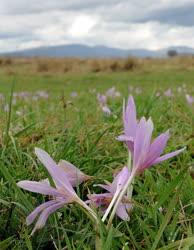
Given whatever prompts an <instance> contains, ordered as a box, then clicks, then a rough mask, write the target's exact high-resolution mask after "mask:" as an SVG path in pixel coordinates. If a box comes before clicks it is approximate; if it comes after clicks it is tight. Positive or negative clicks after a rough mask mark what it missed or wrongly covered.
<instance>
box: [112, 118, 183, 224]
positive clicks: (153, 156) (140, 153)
mask: <svg viewBox="0 0 194 250" xmlns="http://www.w3.org/2000/svg"><path fill="white" fill-rule="evenodd" d="M153 128H154V126H153V122H152V120H151V118H150V119H148V120H146V119H145V117H143V118H141V120H140V122H139V123H138V125H137V129H136V135H135V139H134V154H133V161H132V162H133V163H132V168H131V169H132V170H131V174H130V176H129V178H128V180H127V182H126V184H125V186H124V187H123V189H122V190H121V192H120V194H119V195H118V199H117V200H116V203H115V205H114V208H113V211H112V213H111V216H110V219H109V224H110V223H111V222H112V219H113V217H114V215H115V213H116V210H117V207H118V206H119V204H120V202H121V200H122V197H123V196H124V195H125V193H126V191H127V188H128V187H129V185H131V183H132V181H133V179H134V178H135V176H136V175H138V174H140V173H142V172H143V171H144V170H145V169H147V168H149V167H151V166H152V165H155V164H158V163H160V162H162V161H165V160H167V159H169V158H172V157H174V156H176V155H178V154H180V153H181V152H182V151H183V150H185V148H182V149H180V150H177V151H174V152H171V153H168V154H165V155H162V156H161V154H162V153H163V151H164V149H165V147H166V144H167V141H168V139H169V131H166V132H165V133H163V134H161V135H160V136H158V137H157V138H156V139H154V140H153V141H152V132H153Z"/></svg>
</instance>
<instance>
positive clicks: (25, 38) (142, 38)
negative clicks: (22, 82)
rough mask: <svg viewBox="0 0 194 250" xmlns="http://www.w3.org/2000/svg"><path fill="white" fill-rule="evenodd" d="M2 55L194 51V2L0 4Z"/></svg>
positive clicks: (10, 0)
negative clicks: (102, 49) (76, 47)
mask: <svg viewBox="0 0 194 250" xmlns="http://www.w3.org/2000/svg"><path fill="white" fill-rule="evenodd" d="M0 20H1V21H0V53H1V52H6V51H15V50H23V49H27V48H34V47H40V46H52V45H61V44H86V45H91V46H96V45H105V46H109V47H115V48H122V49H139V48H145V49H151V50H158V49H162V48H166V47H169V46H189V47H194V0H157V1H156V0H143V1H142V0H139V1H138V0H106V1H105V0H45V1H40V0H29V1H28V0H0Z"/></svg>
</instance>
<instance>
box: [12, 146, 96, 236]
mask: <svg viewBox="0 0 194 250" xmlns="http://www.w3.org/2000/svg"><path fill="white" fill-rule="evenodd" d="M35 153H36V155H37V157H38V158H39V160H40V161H41V162H42V164H43V165H44V166H45V167H46V168H47V170H48V172H49V173H50V175H51V177H52V178H53V181H54V183H55V186H56V188H54V187H52V186H50V185H49V184H48V182H46V181H40V182H37V181H20V182H18V183H17V185H18V186H19V187H21V188H23V189H25V190H28V191H31V192H35V193H40V194H44V195H49V196H50V197H52V198H51V200H50V201H47V202H45V203H43V204H41V205H40V206H38V207H37V208H35V210H34V211H33V212H32V213H31V214H29V215H28V217H27V218H26V223H27V225H30V224H32V223H33V222H34V220H35V219H36V217H38V216H39V218H38V220H37V222H36V225H35V227H34V229H33V231H32V234H33V233H34V232H35V231H36V230H37V229H40V228H42V227H43V226H44V225H45V223H46V221H47V219H48V217H49V215H50V214H52V213H54V212H55V211H56V210H58V209H59V208H61V207H63V206H64V205H66V204H69V203H74V202H75V203H78V204H79V205H81V206H83V207H84V208H85V209H86V210H88V211H89V212H90V213H91V215H92V216H94V214H93V213H92V212H91V211H92V210H91V209H90V208H89V207H87V205H86V204H85V203H84V202H83V201H82V200H81V199H80V198H79V197H78V196H77V194H76V192H75V191H74V189H73V185H75V181H76V177H75V176H74V174H75V173H76V169H75V166H73V165H72V164H70V163H67V162H61V163H60V164H59V165H60V167H59V166H57V164H56V163H55V162H54V161H53V159H52V158H51V157H50V156H49V155H48V154H47V153H46V152H45V151H44V150H42V149H39V148H36V149H35ZM64 170H65V171H64ZM77 172H78V173H79V175H80V174H81V176H83V173H82V172H81V171H79V170H77Z"/></svg>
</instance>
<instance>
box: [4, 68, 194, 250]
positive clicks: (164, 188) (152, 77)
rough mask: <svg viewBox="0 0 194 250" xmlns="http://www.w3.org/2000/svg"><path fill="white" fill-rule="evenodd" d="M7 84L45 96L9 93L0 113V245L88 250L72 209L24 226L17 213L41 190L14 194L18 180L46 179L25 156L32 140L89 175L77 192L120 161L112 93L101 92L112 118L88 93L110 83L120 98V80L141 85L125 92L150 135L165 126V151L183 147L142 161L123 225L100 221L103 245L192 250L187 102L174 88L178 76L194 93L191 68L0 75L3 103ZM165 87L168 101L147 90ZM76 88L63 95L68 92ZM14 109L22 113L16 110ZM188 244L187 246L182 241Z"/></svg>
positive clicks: (80, 219)
mask: <svg viewBox="0 0 194 250" xmlns="http://www.w3.org/2000/svg"><path fill="white" fill-rule="evenodd" d="M13 83H14V91H15V92H19V91H30V92H35V91H37V90H46V91H48V92H49V95H50V97H49V99H48V100H39V101H29V100H27V101H24V100H19V101H17V102H16V104H15V105H13V104H12V105H11V112H10V113H8V114H7V113H6V112H4V111H3V105H2V103H1V104H0V105H1V112H0V190H1V192H0V211H1V212H0V249H18V250H23V249H48V248H49V249H68V250H70V249H80V250H81V249H87V250H89V249H94V248H95V230H94V227H93V225H92V223H91V222H90V221H88V218H87V217H86V216H85V215H84V214H83V213H82V212H81V211H80V210H79V209H78V207H76V206H72V205H69V206H67V207H64V209H61V210H59V212H57V213H55V214H54V215H53V216H51V217H50V218H49V220H48V221H47V224H46V226H45V227H44V229H42V230H40V231H38V232H37V233H35V235H34V236H33V237H32V236H30V233H31V231H32V227H31V226H29V227H27V226H26V225H25V217H26V215H27V214H28V213H29V212H30V211H31V210H32V209H33V208H34V207H35V206H36V205H38V204H40V203H42V202H43V201H44V200H45V198H46V197H43V196H42V195H38V194H34V193H30V192H24V191H22V190H20V189H19V188H18V187H17V186H16V182H18V181H20V180H25V179H29V180H37V181H38V180H41V179H44V178H47V173H46V171H45V169H44V167H43V166H42V165H41V164H40V162H38V161H37V159H36V157H35V155H34V147H40V148H43V149H45V150H46V151H48V152H49V153H50V154H51V155H52V156H53V158H54V159H55V160H56V161H59V160H60V159H66V160H68V161H70V162H72V163H73V164H75V165H76V166H77V167H79V168H80V169H81V170H83V171H84V172H85V173H87V174H89V175H93V176H95V180H91V181H89V182H87V183H85V184H83V185H82V186H81V187H80V188H79V190H77V191H78V193H79V195H80V197H82V198H83V199H86V195H87V193H88V190H90V191H91V192H93V191H96V192H100V191H101V190H100V189H98V188H96V187H93V184H94V183H102V182H103V180H104V179H106V180H112V173H113V171H115V170H117V169H119V168H121V167H122V166H123V165H124V164H126V162H127V150H126V148H125V146H124V145H123V144H122V143H120V142H118V141H117V140H115V138H116V137H117V136H118V135H119V134H120V133H121V131H122V119H121V111H122V98H116V99H109V106H110V108H111V110H112V111H113V116H110V117H106V116H105V115H104V114H103V113H102V112H101V110H100V109H99V107H98V104H97V101H96V93H91V90H92V89H94V88H95V89H96V91H97V92H101V93H103V92H105V91H106V90H107V89H108V88H110V87H112V86H115V87H116V88H117V89H118V90H119V91H120V92H121V93H122V95H123V97H127V96H128V86H129V85H131V86H134V87H141V88H142V90H143V92H142V93H141V94H140V95H137V94H134V97H135V101H136V105H137V110H138V117H140V116H142V115H145V116H146V117H149V116H151V117H152V119H153V121H154V125H155V130H154V135H158V134H159V133H161V132H164V131H165V130H167V129H170V132H171V138H170V140H169V143H168V146H167V148H166V152H170V151H172V150H175V149H178V148H181V147H183V146H187V150H186V151H185V152H184V153H183V154H181V155H180V156H178V157H175V158H173V159H171V160H168V161H166V162H164V163H162V164H158V165H157V166H154V167H152V168H151V169H149V170H147V171H145V173H144V174H143V175H141V176H138V177H137V178H136V179H135V184H134V192H133V202H134V204H135V206H134V209H133V211H132V213H131V220H130V222H123V221H121V220H119V219H118V218H115V219H114V228H111V230H110V231H109V232H106V230H105V228H104V226H103V225H102V226H101V231H100V237H101V240H102V241H103V249H107V250H108V249H124V250H128V249H138V250H140V249H148V250H149V249H152V250H155V249H161V250H162V249H163V250H164V249H171V250H172V249H173V250H175V249H194V222H193V214H194V180H193V178H192V176H193V175H192V171H194V153H193V152H194V131H193V127H194V122H193V117H194V110H193V108H194V106H192V107H190V106H189V105H188V104H187V103H186V101H185V97H184V94H179V93H177V91H176V89H177V87H178V86H181V85H182V84H183V83H184V84H185V85H186V89H187V92H188V93H190V94H194V87H193V86H194V74H193V72H191V71H170V70H169V71H165V72H160V71H158V72H153V73H147V72H139V73H138V72H131V73H111V74H110V73H102V74H87V75H84V74H80V75H79V74H77V75H72V74H66V75H56V76H54V75H53V76H44V75H29V76H28V75H27V74H25V75H22V76H21V75H16V76H7V75H3V74H2V75H1V76H0V93H4V94H5V95H6V99H7V102H8V101H9V96H10V94H11V88H12V84H13ZM169 87H171V88H172V89H173V91H174V93H175V95H174V97H173V98H166V97H164V96H162V97H160V98H156V97H155V93H156V92H157V91H158V90H159V91H164V90H166V89H167V88H169ZM73 91H76V92H77V93H78V96H77V97H76V98H73V97H71V96H70V93H71V92H73ZM16 111H21V112H23V115H22V116H19V115H18V114H17V112H16ZM6 131H7V132H6ZM189 247H190V248H189Z"/></svg>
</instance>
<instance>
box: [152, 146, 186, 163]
mask: <svg viewBox="0 0 194 250" xmlns="http://www.w3.org/2000/svg"><path fill="white" fill-rule="evenodd" d="M185 149H186V147H184V148H182V149H179V150H176V151H174V152H171V153H169V154H165V155H163V156H161V157H158V158H157V159H156V160H155V161H154V162H153V164H158V163H160V162H162V161H165V160H167V159H169V158H172V157H174V156H176V155H178V154H180V153H182V152H183V151H184V150H185Z"/></svg>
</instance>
